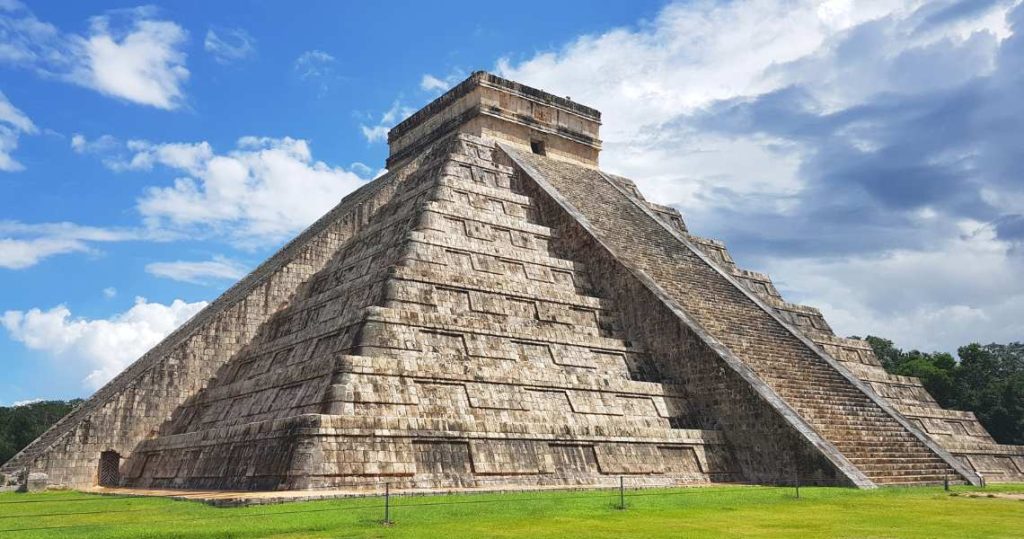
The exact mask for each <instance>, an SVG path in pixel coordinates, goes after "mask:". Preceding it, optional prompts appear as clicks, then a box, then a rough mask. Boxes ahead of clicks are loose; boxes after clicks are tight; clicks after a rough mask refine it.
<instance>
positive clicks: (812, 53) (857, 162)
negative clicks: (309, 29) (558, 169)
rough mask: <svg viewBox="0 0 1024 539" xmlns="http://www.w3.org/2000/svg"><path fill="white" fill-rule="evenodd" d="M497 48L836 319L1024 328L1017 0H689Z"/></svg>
mask: <svg viewBox="0 0 1024 539" xmlns="http://www.w3.org/2000/svg"><path fill="white" fill-rule="evenodd" d="M497 68H498V71H499V73H500V74H502V75H503V76H506V77H509V78H512V79H515V80H520V81H522V82H525V83H527V84H530V85H533V86H537V87H540V88H544V89H547V90H548V91H552V92H555V93H557V94H560V95H571V96H573V99H574V100H577V101H580V102H582V103H585V104H587V105H592V106H595V107H596V108H598V109H599V110H601V111H602V112H603V118H602V120H603V126H602V138H603V139H604V142H605V144H604V151H603V152H602V167H603V168H606V169H610V170H612V171H615V172H619V173H622V174H624V175H626V176H630V177H632V178H634V179H635V180H636V181H637V182H638V184H639V186H640V188H641V190H642V191H643V192H644V193H645V194H647V195H648V197H649V198H651V199H653V200H655V201H657V202H660V203H665V204H673V205H675V206H676V207H678V208H679V209H680V210H681V211H682V212H683V213H684V216H685V217H686V218H687V220H688V222H689V224H690V227H691V230H693V231H694V232H695V233H698V234H701V235H705V236H712V237H718V238H721V239H724V240H726V242H727V243H728V244H729V245H730V246H731V248H732V250H733V251H734V254H735V255H736V257H737V258H738V259H739V261H740V262H741V263H742V264H744V265H746V266H748V267H751V268H752V269H759V268H760V269H767V270H770V271H771V272H772V273H773V274H774V276H775V278H776V280H778V281H780V283H782V284H783V288H784V289H785V290H787V291H788V292H789V295H790V296H791V297H794V298H795V299H797V300H799V301H804V302H806V303H810V304H816V305H819V306H821V307H823V310H824V311H825V312H826V315H827V316H828V317H829V318H830V319H832V321H833V325H834V326H835V328H836V330H837V331H838V332H839V333H841V334H853V333H858V334H864V333H874V334H880V335H884V336H890V337H892V338H895V339H896V340H897V342H899V343H900V344H901V345H903V346H918V347H922V348H926V349H931V348H943V349H946V350H950V349H952V348H953V347H955V345H957V344H963V343H965V342H967V341H970V340H980V341H991V340H1010V339H1019V338H1020V334H1021V327H1020V324H1019V322H1018V320H1022V319H1024V301H1022V299H1021V298H1022V297H1024V282H1022V281H1021V280H1020V279H1015V278H1011V277H1012V276H1014V275H1019V274H1021V271H1022V269H1024V261H1022V259H1021V256H1020V255H1021V241H1022V239H1024V233H1022V229H1024V226H1022V225H1021V223H1022V222H1024V217H1022V216H1024V184H1022V183H1021V182H1020V178H1021V177H1024V165H1022V164H1021V161H1020V159H1019V154H1020V149H1019V141H1020V140H1021V138H1022V135H1024V132H1022V130H1024V128H1022V127H1021V126H1024V104H1022V102H1021V100H1020V99H1019V97H1018V94H1019V89H1020V87H1021V85H1022V83H1024V80H1022V79H1024V76H1022V75H1021V73H1024V69H1022V68H1024V7H1021V6H1020V2H1019V1H999V0H994V1H985V2H953V1H940V2H918V1H913V0H910V1H907V0H904V1H896V0H892V1H881V2H852V1H849V0H829V1H825V2H811V1H795V2H791V1H782V0H753V1H751V2H736V3H714V2H703V1H701V2H686V3H682V2H680V3H674V4H670V5H668V6H666V7H665V8H663V9H662V11H661V12H660V13H659V14H658V16H657V17H656V18H654V19H653V20H651V21H649V22H641V23H639V24H637V25H636V26H634V27H626V28H617V29H613V30H610V31H607V32H604V33H601V34H594V35H585V36H582V37H579V38H577V39H575V40H573V41H571V42H569V43H567V44H566V45H564V46H563V47H561V48H559V49H557V50H552V51H546V52H542V53H539V54H536V55H534V56H532V57H529V58H526V59H523V60H513V59H509V58H505V59H501V60H499V61H498V65H497ZM431 86H433V83H432V82H431ZM967 259H972V260H977V261H978V262H977V264H975V263H974V262H972V263H970V264H965V260H967ZM966 265H971V266H975V265H978V266H982V267H983V268H984V270H982V269H981V268H978V267H972V268H965V267H964V266H966ZM883 281H885V282H883ZM842 283H848V284H846V285H842ZM908 289H913V291H908ZM943 320H945V321H946V322H945V325H943V322H942V321H943Z"/></svg>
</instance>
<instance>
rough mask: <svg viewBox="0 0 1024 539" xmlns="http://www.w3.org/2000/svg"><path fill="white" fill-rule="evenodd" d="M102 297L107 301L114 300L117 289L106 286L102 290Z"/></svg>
mask: <svg viewBox="0 0 1024 539" xmlns="http://www.w3.org/2000/svg"><path fill="white" fill-rule="evenodd" d="M103 297H105V298H107V299H114V298H116V297H117V289H116V288H114V287H113V286H108V287H106V288H104V289H103Z"/></svg>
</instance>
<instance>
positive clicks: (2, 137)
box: [0, 92, 39, 172]
mask: <svg viewBox="0 0 1024 539" xmlns="http://www.w3.org/2000/svg"><path fill="white" fill-rule="evenodd" d="M38 131H39V130H38V129H37V128H36V125H35V124H34V123H32V120H30V119H29V117H28V116H26V115H25V113H24V112H22V111H20V110H18V108H17V107H15V106H14V105H12V104H11V102H10V101H9V100H8V99H7V96H6V95H4V93H3V92H0V170H2V171H5V172H14V171H18V170H22V169H24V168H25V167H24V166H22V164H21V163H19V162H18V161H16V160H15V159H14V157H12V156H11V152H13V151H14V150H15V149H17V148H18V138H19V137H20V135H21V134H22V133H26V134H29V135H32V134H35V133H37V132H38Z"/></svg>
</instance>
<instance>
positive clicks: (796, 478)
mask: <svg viewBox="0 0 1024 539" xmlns="http://www.w3.org/2000/svg"><path fill="white" fill-rule="evenodd" d="M793 478H794V480H793V484H795V485H796V499H798V500H799V499H800V468H799V467H797V468H796V470H795V473H794V474H793Z"/></svg>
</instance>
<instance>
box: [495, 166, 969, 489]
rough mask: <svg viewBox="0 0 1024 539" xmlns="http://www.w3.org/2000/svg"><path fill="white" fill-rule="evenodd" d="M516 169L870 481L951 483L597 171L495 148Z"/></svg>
mask: <svg viewBox="0 0 1024 539" xmlns="http://www.w3.org/2000/svg"><path fill="white" fill-rule="evenodd" d="M502 148H503V150H505V151H506V153H507V154H508V155H509V156H510V158H511V159H512V160H513V162H515V163H516V164H517V166H519V167H521V169H522V171H523V173H524V174H526V175H527V176H530V177H532V178H534V180H535V181H538V185H540V186H541V189H544V190H545V191H547V192H548V193H549V194H550V195H552V196H553V197H554V198H560V199H561V200H562V201H563V202H562V204H563V205H564V207H566V208H567V211H570V212H578V215H579V217H577V219H581V220H585V221H586V223H587V226H588V227H589V230H590V232H591V233H592V234H594V236H595V237H596V238H597V239H598V240H599V241H600V242H602V243H603V244H604V245H605V246H606V247H607V248H608V249H610V250H612V251H613V254H614V255H615V256H616V257H617V258H618V259H619V260H621V261H623V262H624V263H625V264H627V265H629V266H630V267H632V268H635V270H639V271H642V272H644V273H645V274H646V275H647V276H648V277H649V278H650V279H651V280H653V281H654V282H655V283H656V284H657V286H659V287H660V288H661V289H662V290H664V292H665V293H667V294H668V296H670V297H671V300H673V301H675V302H677V303H678V305H679V306H681V307H682V308H683V309H684V310H685V311H686V312H687V313H688V314H689V316H691V317H692V319H693V320H694V322H696V323H697V324H699V328H700V330H701V331H703V332H706V334H708V335H710V337H711V338H713V339H715V340H717V341H718V342H719V343H721V344H722V345H724V346H725V348H727V349H728V351H729V352H730V353H731V354H733V355H734V356H735V357H737V358H739V360H740V361H741V362H742V363H743V364H744V365H746V366H747V367H748V368H749V369H750V370H752V371H753V372H754V374H756V376H757V377H759V378H760V380H762V381H763V382H764V383H765V384H766V385H767V386H768V387H769V388H771V390H773V391H774V392H775V393H776V394H777V395H778V396H779V397H781V398H782V399H783V400H784V401H785V403H786V404H787V405H788V406H789V407H790V408H791V409H793V410H794V411H795V412H796V413H797V414H798V415H799V416H800V417H801V418H802V419H803V421H805V422H806V424H807V425H809V426H810V427H812V428H813V429H814V431H816V432H817V434H818V435H820V437H821V438H822V439H824V440H826V441H828V442H829V443H831V444H832V445H833V446H834V447H835V448H836V449H837V450H838V451H839V453H841V454H842V455H843V457H845V458H846V459H847V460H848V461H849V462H850V463H852V464H853V465H854V466H855V467H856V468H858V469H859V470H860V471H861V472H862V473H863V474H864V475H865V476H866V477H867V478H868V479H870V480H871V481H872V482H873V483H875V484H880V485H913V484H931V483H941V482H942V481H943V480H944V479H946V478H949V479H950V480H954V481H959V480H961V478H962V477H961V474H960V473H958V471H957V470H956V469H955V468H954V466H952V465H951V463H952V462H954V461H953V457H952V456H950V455H949V454H948V453H944V452H943V451H942V450H941V449H940V448H938V446H934V445H931V446H930V445H929V444H927V443H925V441H923V440H922V436H918V435H917V434H915V433H914V432H912V431H911V430H910V428H908V426H906V425H904V424H903V423H901V422H900V421H899V420H897V418H896V417H895V416H894V415H893V414H892V413H891V412H890V411H889V410H886V409H885V408H883V406H882V404H880V402H879V401H880V399H876V398H872V396H871V395H869V394H868V393H867V392H866V390H865V389H864V388H862V387H860V386H859V385H858V384H857V383H855V382H854V381H853V380H851V379H849V378H847V377H846V376H844V375H843V374H842V373H841V372H839V370H838V369H837V367H836V366H835V365H832V364H830V363H829V362H828V360H827V359H826V358H825V357H823V356H822V355H821V354H819V353H818V352H817V351H816V350H815V349H814V348H812V347H811V346H810V345H809V344H808V341H805V340H802V339H801V338H800V337H799V336H797V335H796V334H794V333H793V332H791V331H789V330H788V329H787V328H786V326H785V325H783V323H782V322H781V321H780V319H779V318H777V317H775V316H773V315H772V314H771V312H770V308H766V307H765V306H763V305H761V304H759V303H758V302H756V301H755V300H754V299H753V295H752V294H751V293H750V292H747V291H745V289H743V288H741V287H742V285H740V284H738V283H737V282H735V281H733V280H730V279H728V278H727V277H726V276H725V273H726V272H725V270H722V269H718V268H716V266H715V265H714V264H715V262H712V261H711V260H710V259H709V258H707V257H706V256H702V255H701V254H700V253H699V250H698V248H697V247H695V246H693V245H692V244H690V243H689V242H687V241H686V240H685V237H684V236H683V235H682V234H680V233H676V234H674V233H672V232H670V231H669V227H668V226H667V225H665V224H663V222H662V221H660V220H659V219H658V218H657V217H656V216H655V214H654V213H652V212H651V211H650V209H649V208H647V209H645V208H644V207H642V204H643V203H641V202H639V201H637V200H636V199H635V198H633V197H631V196H630V195H629V194H628V191H627V190H626V189H624V188H623V187H622V186H621V182H620V184H619V185H616V183H613V181H612V179H611V178H609V177H608V176H606V175H604V174H602V173H601V172H600V171H598V170H595V169H591V168H587V167H581V166H578V165H575V164H570V163H566V162H563V161H557V160H554V159H551V158H547V157H542V156H538V155H533V154H528V153H526V152H523V151H520V150H517V149H515V148H512V147H508V146H502Z"/></svg>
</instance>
